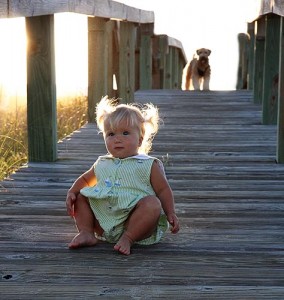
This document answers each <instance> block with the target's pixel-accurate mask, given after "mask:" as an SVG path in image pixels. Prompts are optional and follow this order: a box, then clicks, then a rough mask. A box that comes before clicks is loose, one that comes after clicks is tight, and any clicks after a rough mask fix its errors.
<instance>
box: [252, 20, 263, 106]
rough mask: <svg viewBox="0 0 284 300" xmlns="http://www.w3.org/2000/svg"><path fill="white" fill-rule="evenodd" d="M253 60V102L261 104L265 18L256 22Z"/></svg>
mask: <svg viewBox="0 0 284 300" xmlns="http://www.w3.org/2000/svg"><path fill="white" fill-rule="evenodd" d="M256 22H257V23H256V27H257V31H256V38H255V58H254V76H253V80H254V84H253V86H254V89H253V101H254V103H256V104H259V103H262V89H263V72H264V46H265V17H261V18H260V19H258V20H257V21H256Z"/></svg>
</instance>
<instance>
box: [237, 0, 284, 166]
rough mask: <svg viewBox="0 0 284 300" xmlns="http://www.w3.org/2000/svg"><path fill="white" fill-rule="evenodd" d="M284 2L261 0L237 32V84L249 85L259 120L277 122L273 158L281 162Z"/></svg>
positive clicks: (283, 154) (283, 157)
mask: <svg viewBox="0 0 284 300" xmlns="http://www.w3.org/2000/svg"><path fill="white" fill-rule="evenodd" d="M283 17H284V5H283V0H262V1H261V2H260V7H259V11H258V12H257V14H256V16H255V18H254V19H253V20H252V21H251V22H250V23H248V32H247V33H248V34H247V35H245V34H241V35H240V36H239V48H240V65H239V72H238V82H237V88H249V89H253V94H254V102H255V103H262V122H263V124H266V125H269V124H277V127H278V130H277V151H276V160H277V161H278V162H279V163H284V19H283Z"/></svg>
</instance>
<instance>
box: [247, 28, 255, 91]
mask: <svg viewBox="0 0 284 300" xmlns="http://www.w3.org/2000/svg"><path fill="white" fill-rule="evenodd" d="M248 35H249V44H248V87H247V88H248V89H249V90H253V84H254V79H253V77H254V44H255V22H252V23H249V24H248Z"/></svg>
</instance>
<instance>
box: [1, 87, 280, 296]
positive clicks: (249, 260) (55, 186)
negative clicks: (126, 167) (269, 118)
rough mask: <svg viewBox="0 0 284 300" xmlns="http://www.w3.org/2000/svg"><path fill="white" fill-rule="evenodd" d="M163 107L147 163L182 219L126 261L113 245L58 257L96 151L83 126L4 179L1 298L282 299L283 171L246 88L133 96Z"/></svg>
mask: <svg viewBox="0 0 284 300" xmlns="http://www.w3.org/2000/svg"><path fill="white" fill-rule="evenodd" d="M136 100H137V101H138V102H152V103H154V104H157V105H158V106H159V108H160V113H161V115H162V117H163V119H164V125H163V126H162V127H161V130H160V132H159V134H158V136H157V137H156V138H155V140H154V145H153V146H154V147H153V148H154V149H153V150H154V151H153V153H152V154H153V155H155V156H158V157H160V158H161V159H162V160H163V161H164V163H165V166H166V172H167V176H168V178H169V182H170V184H171V186H172V188H173V191H174V194H175V198H176V203H177V205H176V206H177V212H178V215H179V217H180V221H181V227H182V228H181V231H180V233H179V234H178V235H171V234H170V233H168V234H167V235H166V236H165V238H164V239H163V241H162V242H161V243H160V244H158V245H154V246H149V247H142V246H135V247H134V248H133V253H132V255H131V256H128V257H125V256H122V255H119V254H118V253H116V252H115V251H113V250H112V245H110V244H103V243H102V244H99V245H97V246H96V247H94V248H85V249H80V250H76V251H71V250H68V249H67V243H68V242H69V241H70V240H71V238H72V237H73V236H74V234H75V228H74V225H73V221H72V220H71V219H70V218H69V217H67V215H66V213H65V194H66V191H67V189H68V188H69V187H70V185H71V183H72V182H73V180H74V179H75V178H76V177H77V176H78V175H79V174H81V173H82V172H83V171H85V170H86V169H87V168H89V167H90V166H91V164H92V163H93V162H94V161H95V159H96V158H97V156H98V155H101V154H103V153H104V152H105V148H104V144H103V140H102V136H100V135H98V134H97V129H96V127H95V125H93V124H88V125H86V126H85V127H84V128H82V129H81V130H79V131H77V132H75V133H74V134H73V135H72V136H71V137H69V138H67V139H66V140H64V141H63V142H62V143H60V144H59V151H60V153H59V157H60V159H59V160H58V161H57V162H56V163H37V164H30V165H29V166H27V167H24V168H21V169H20V170H19V171H18V172H17V173H15V174H14V175H13V176H11V179H10V180H6V181H3V182H1V190H0V209H1V212H0V222H1V229H0V238H1V240H0V245H1V248H0V266H1V270H0V272H1V278H0V290H1V296H0V298H1V299H46V298H52V299H96V298H99V296H102V297H104V298H105V299H158V298H160V299H224V300H225V299H226V300H228V299H258V300H259V299H269V300H270V299H283V294H284V277H283V274H284V264H283V262H284V252H283V250H284V218H283V209H284V165H277V164H276V163H275V151H276V146H275V144H276V142H275V140H276V127H275V126H263V125H261V112H260V107H259V106H257V105H254V104H252V95H251V93H250V92H247V91H228V92H227V91H226V92H225V91H224V92H214V91H212V92H208V93H202V92H182V91H167V90H153V91H140V92H138V93H136Z"/></svg>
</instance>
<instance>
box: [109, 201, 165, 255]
mask: <svg viewBox="0 0 284 300" xmlns="http://www.w3.org/2000/svg"><path fill="white" fill-rule="evenodd" d="M160 213H161V203H160V200H159V199H158V198H157V197H155V196H148V197H145V198H143V199H141V200H140V201H139V202H138V203H137V205H136V207H135V208H134V210H133V211H132V213H131V214H130V216H129V218H128V219H127V221H126V224H125V228H126V229H125V232H124V233H123V235H122V236H121V238H120V239H119V241H118V242H117V243H116V245H115V246H114V249H115V250H117V251H119V252H121V253H122V254H125V255H129V254H130V248H131V246H132V244H133V243H134V242H135V241H141V240H144V239H146V238H147V237H149V236H151V235H152V233H153V232H154V231H155V230H156V228H157V225H158V221H159V217H160Z"/></svg>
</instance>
